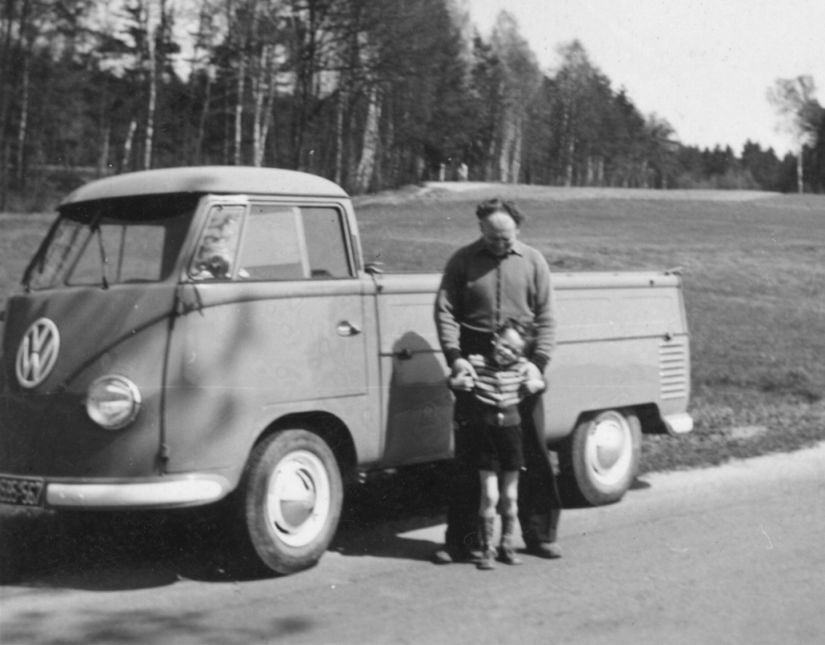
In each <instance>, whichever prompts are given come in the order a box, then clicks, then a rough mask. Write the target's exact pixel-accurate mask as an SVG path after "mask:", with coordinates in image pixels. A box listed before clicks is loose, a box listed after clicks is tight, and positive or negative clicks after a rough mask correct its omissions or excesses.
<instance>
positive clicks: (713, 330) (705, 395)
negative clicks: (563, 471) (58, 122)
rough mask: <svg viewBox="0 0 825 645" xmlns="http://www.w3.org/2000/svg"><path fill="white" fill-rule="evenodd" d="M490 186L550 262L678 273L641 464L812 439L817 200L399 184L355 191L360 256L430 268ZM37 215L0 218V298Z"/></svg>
mask: <svg viewBox="0 0 825 645" xmlns="http://www.w3.org/2000/svg"><path fill="white" fill-rule="evenodd" d="M465 188H466V187H465ZM496 193H501V194H503V195H504V196H507V197H510V198H512V199H515V200H517V201H518V203H519V205H520V206H521V208H522V209H523V210H524V211H525V213H527V214H528V217H529V220H528V222H527V223H526V224H525V226H524V230H523V238H524V239H525V241H527V242H529V243H531V244H533V245H534V246H536V247H538V248H539V249H540V250H541V251H542V252H543V253H544V254H545V255H546V257H547V258H548V261H549V262H550V264H551V267H552V269H553V270H554V271H557V272H563V271H579V270H637V269H664V268H671V267H676V266H680V267H682V268H683V272H684V273H683V279H684V285H685V300H686V304H687V312H688V322H689V325H690V331H691V337H692V340H691V342H692V368H693V378H692V385H693V393H692V403H691V412H692V414H693V416H694V419H695V421H696V429H695V431H694V432H693V433H692V434H691V435H689V436H686V437H682V438H679V439H674V438H670V437H667V436H654V437H646V438H645V442H644V446H643V458H642V468H643V471H651V470H667V469H674V468H690V467H695V466H704V465H711V464H715V463H720V462H722V461H725V460H727V459H730V458H735V457H748V456H754V455H758V454H764V453H767V452H774V451H788V450H794V449H797V448H800V447H804V446H807V445H810V444H811V443H814V442H816V441H820V440H825V361H823V357H825V196H779V195H773V196H772V195H765V194H755V193H750V194H749V193H730V192H720V193H703V192H695V193H684V192H661V191H660V192H645V191H600V190H589V189H569V190H565V189H559V188H550V189H547V188H540V187H524V186H506V187H505V186H499V187H496V188H492V189H479V190H475V189H465V190H462V191H439V190H429V191H423V192H422V191H418V190H409V191H400V192H396V193H387V194H382V195H378V196H369V197H364V198H360V199H358V200H356V204H357V209H358V213H359V219H360V222H361V229H362V236H363V244H364V251H365V255H366V256H367V259H376V257H377V258H378V259H380V260H381V261H383V262H384V263H385V270H387V271H393V270H404V271H440V270H441V268H442V267H443V265H444V262H445V261H446V259H447V257H448V256H449V254H450V253H451V251H452V250H453V249H455V248H456V247H457V246H459V245H460V244H463V243H465V242H467V241H469V240H471V239H473V238H474V236H475V235H476V230H477V229H476V224H475V218H474V216H473V207H474V205H475V203H476V202H477V201H478V200H479V199H480V198H482V197H484V196H488V195H491V194H496ZM51 218H52V216H51V215H9V214H0V258H2V259H0V294H3V296H5V295H6V294H7V293H9V291H10V290H11V289H13V288H15V285H16V283H17V282H18V281H19V277H20V275H21V274H22V271H23V268H24V267H25V263H26V262H27V260H28V258H29V257H30V255H31V253H32V252H33V250H34V248H35V245H36V243H37V241H38V240H39V239H40V238H41V237H42V236H43V235H44V233H45V231H46V229H47V227H48V224H49V222H50V221H51ZM3 301H4V298H3V300H0V303H2V302H3ZM2 306H3V305H2V304H0V308H2Z"/></svg>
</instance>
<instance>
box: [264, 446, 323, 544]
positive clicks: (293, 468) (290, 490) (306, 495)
mask: <svg viewBox="0 0 825 645" xmlns="http://www.w3.org/2000/svg"><path fill="white" fill-rule="evenodd" d="M266 506H267V507H266V511H267V516H268V519H269V525H270V526H271V527H272V529H273V530H274V531H275V533H276V535H277V536H278V538H279V539H280V540H282V541H283V542H284V543H285V544H287V545H289V546H292V547H301V546H305V545H307V544H309V543H310V542H312V541H313V540H314V539H315V538H316V537H318V535H319V534H320V533H321V531H323V529H324V526H325V524H326V521H327V518H328V517H329V512H330V483H329V477H328V475H327V471H326V468H324V464H323V462H322V461H321V460H320V459H319V458H318V457H317V456H316V455H315V454H313V453H311V452H309V451H307V450H298V451H295V452H292V453H290V454H288V455H287V456H286V457H284V458H283V459H282V460H281V461H280V462H278V465H277V466H276V468H275V470H274V472H273V473H272V477H271V478H270V480H269V490H268V491H267V504H266Z"/></svg>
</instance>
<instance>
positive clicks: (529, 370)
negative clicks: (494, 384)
mask: <svg viewBox="0 0 825 645" xmlns="http://www.w3.org/2000/svg"><path fill="white" fill-rule="evenodd" d="M519 371H520V372H521V376H522V377H523V378H524V385H523V388H524V390H525V391H526V392H527V393H528V394H538V393H539V392H541V391H543V390H544V388H545V387H546V386H547V384H546V383H545V382H544V377H543V376H542V375H541V370H539V368H538V367H536V364H535V363H531V362H530V361H527V362H526V363H525V364H524V365H522V366H521V370H519Z"/></svg>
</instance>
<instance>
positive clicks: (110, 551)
mask: <svg viewBox="0 0 825 645" xmlns="http://www.w3.org/2000/svg"><path fill="white" fill-rule="evenodd" d="M441 485H442V484H440V483H439V481H438V477H437V476H436V474H435V471H434V470H430V469H419V470H414V471H410V472H405V473H398V474H395V475H393V476H389V475H388V476H379V477H378V478H376V479H373V480H371V481H370V482H368V483H365V484H360V485H358V486H357V487H355V488H353V489H352V490H351V491H348V493H347V496H346V497H345V504H344V508H343V510H342V515H341V521H340V524H339V528H338V532H337V534H336V537H335V539H334V541H333V543H332V545H331V546H330V550H333V551H336V552H339V553H341V554H344V555H356V556H358V555H375V556H382V557H397V558H410V559H422V558H426V557H427V556H428V555H429V553H430V552H431V551H432V549H433V546H434V545H433V544H432V543H429V542H426V541H421V540H409V539H404V538H402V537H400V535H399V534H401V533H404V532H405V531H410V530H413V529H415V528H422V527H425V526H433V525H436V524H438V523H441V522H443V516H442V515H441V513H442V511H443V508H442V507H443V495H442V494H441V493H440V492H439V490H440V487H441ZM226 511H227V509H226V508H225V507H223V506H221V505H217V506H215V507H214V508H213V507H208V508H201V509H189V510H181V511H170V512H151V513H150V512H146V513H79V512H78V513H54V512H49V511H39V510H29V509H19V510H18V509H10V510H5V511H3V512H2V514H0V584H14V585H23V586H31V587H47V588H68V589H87V590H95V591H110V590H112V591H113V590H128V589H140V588H153V587H160V586H165V585H170V584H174V583H175V582H176V581H178V580H180V579H192V580H201V581H208V582H229V581H238V580H248V579H254V578H256V577H257V578H259V577H260V574H251V573H249V571H250V567H249V566H248V564H249V563H247V562H243V561H242V560H240V559H239V558H238V557H237V555H236V554H237V552H238V549H237V545H236V543H235V542H234V539H235V537H234V535H233V531H232V529H231V526H230V522H229V521H228V520H227V518H226V516H225V513H226Z"/></svg>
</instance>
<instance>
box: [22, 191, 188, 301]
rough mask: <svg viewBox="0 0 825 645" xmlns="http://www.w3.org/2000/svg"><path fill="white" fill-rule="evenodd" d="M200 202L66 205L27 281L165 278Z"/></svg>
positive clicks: (34, 285)
mask: <svg viewBox="0 0 825 645" xmlns="http://www.w3.org/2000/svg"><path fill="white" fill-rule="evenodd" d="M196 201H197V200H196V199H195V198H193V197H191V196H180V195H177V196H176V195H171V196H170V195H164V196H148V197H140V198H130V199H110V200H99V201H94V202H86V203H79V204H72V205H71V206H68V207H64V208H63V209H61V213H60V217H59V218H58V219H57V220H56V221H55V223H54V224H53V226H52V228H51V230H50V231H49V233H48V235H47V237H46V239H45V240H44V241H43V243H42V244H41V246H40V248H39V249H38V251H37V253H36V254H35V256H34V258H33V259H32V261H31V263H30V264H29V267H28V268H27V269H26V273H25V275H24V279H23V282H24V284H25V285H26V286H27V287H28V288H30V289H34V290H38V289H52V288H57V287H61V286H91V285H96V286H107V285H110V284H121V283H129V282H157V281H160V280H164V279H166V278H167V277H168V276H169V275H170V273H171V271H172V269H173V268H174V266H175V263H176V261H177V259H178V255H179V253H180V249H181V246H182V244H183V240H184V237H185V235H186V231H187V230H188V228H189V225H190V222H191V220H192V216H193V214H194V209H195V205H196Z"/></svg>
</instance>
